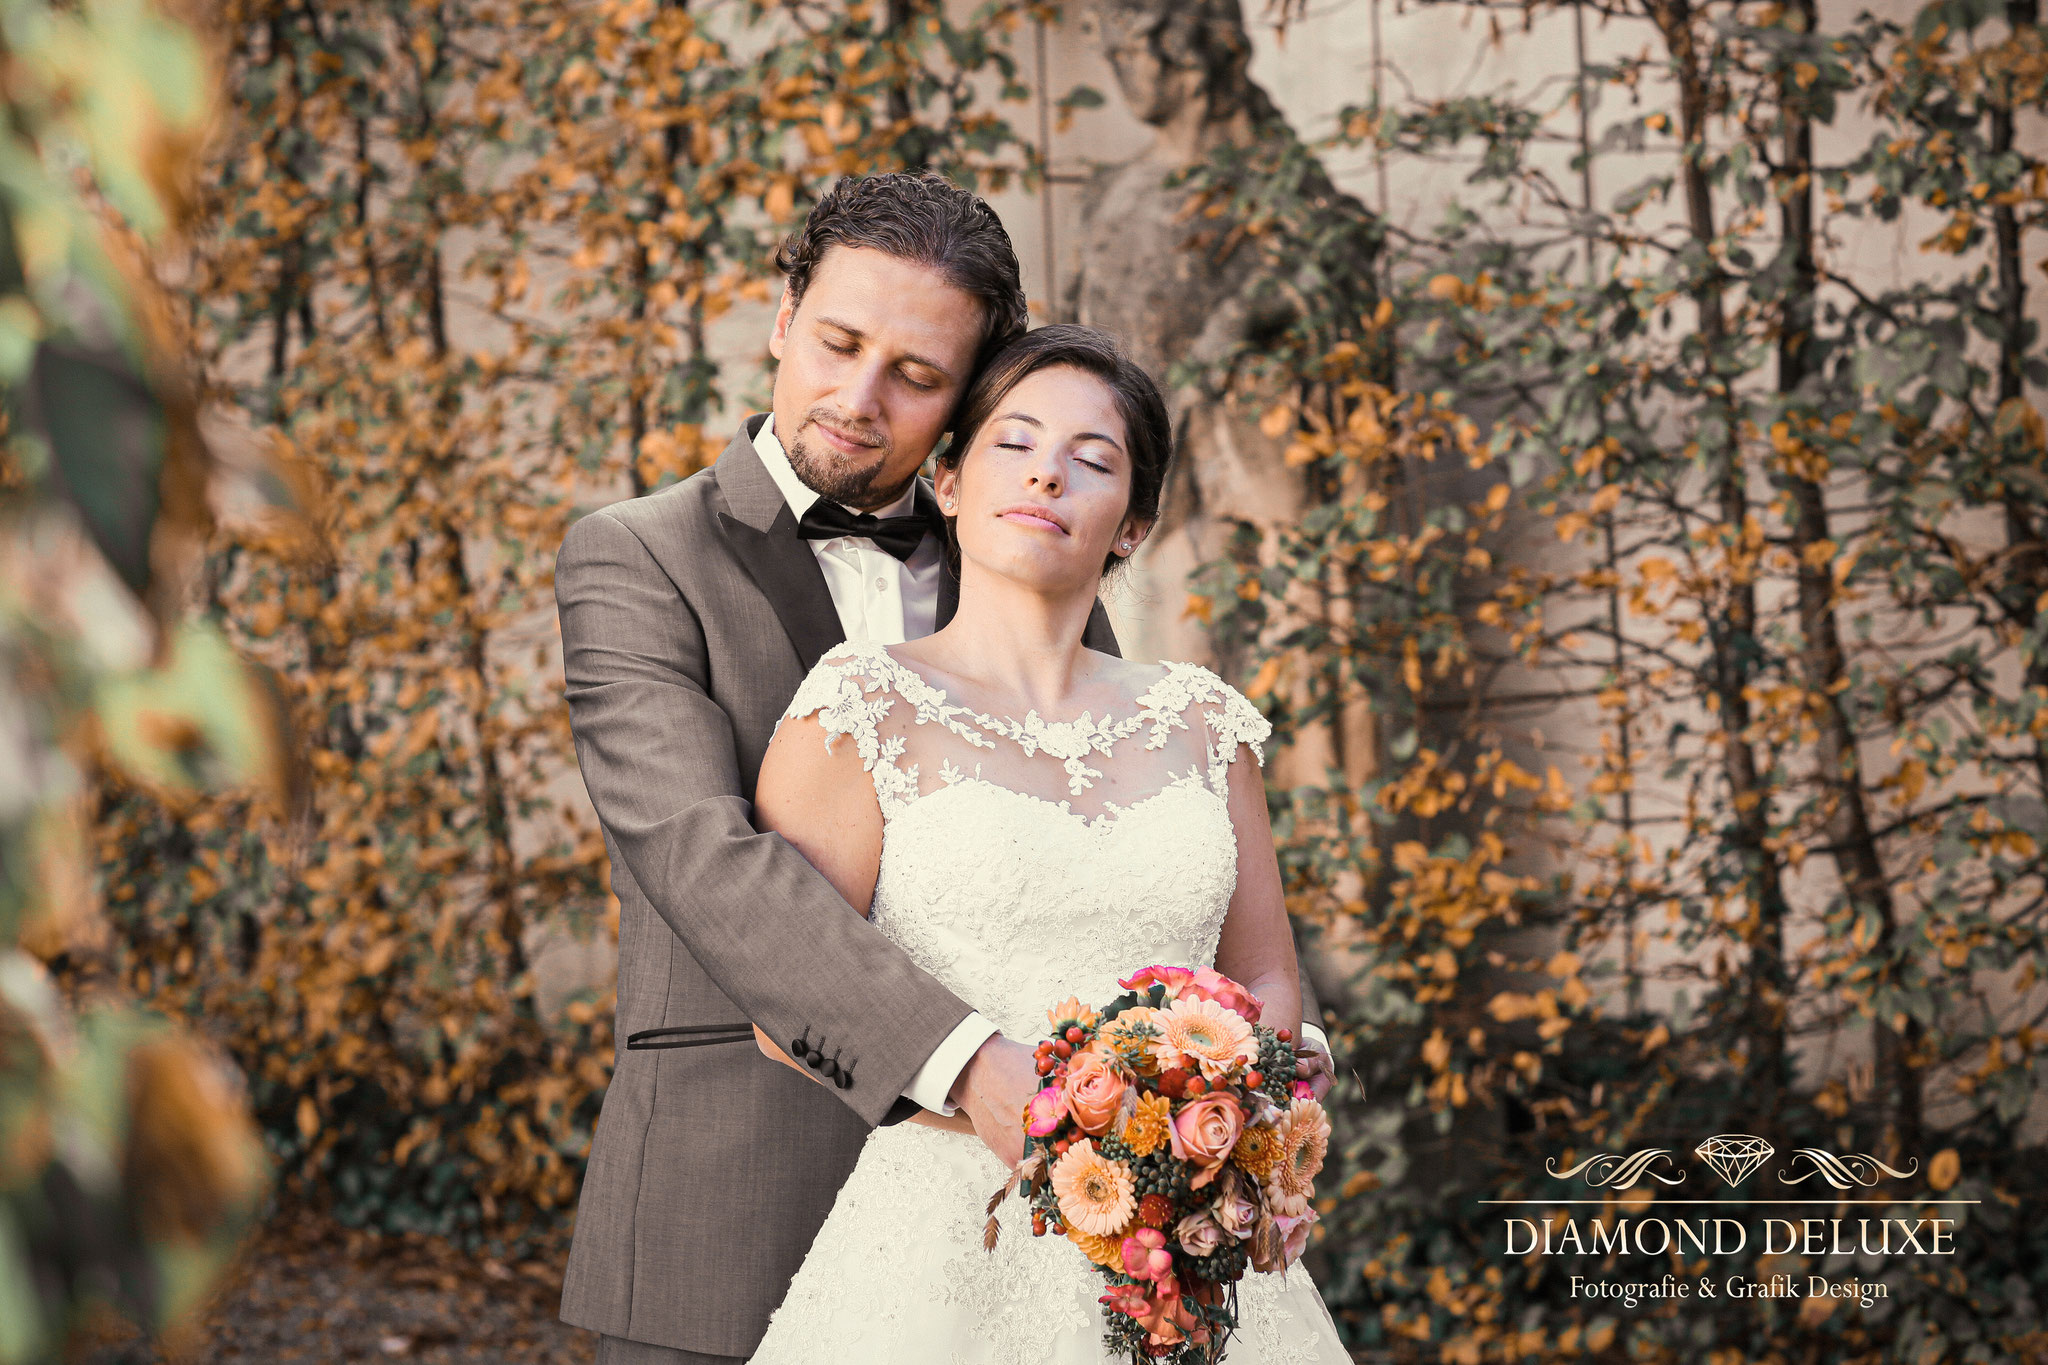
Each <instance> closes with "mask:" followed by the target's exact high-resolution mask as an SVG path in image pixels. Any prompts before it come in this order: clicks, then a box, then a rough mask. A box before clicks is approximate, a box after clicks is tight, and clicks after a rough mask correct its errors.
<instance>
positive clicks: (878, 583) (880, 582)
mask: <svg viewBox="0 0 2048 1365" xmlns="http://www.w3.org/2000/svg"><path fill="white" fill-rule="evenodd" d="M875 591H876V592H887V591H889V580H888V579H886V578H877V579H876V580H875Z"/></svg>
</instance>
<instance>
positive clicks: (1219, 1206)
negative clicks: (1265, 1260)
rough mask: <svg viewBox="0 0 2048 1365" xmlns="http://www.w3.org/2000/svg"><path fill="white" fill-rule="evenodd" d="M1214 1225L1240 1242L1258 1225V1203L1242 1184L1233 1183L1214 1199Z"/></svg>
mask: <svg viewBox="0 0 2048 1365" xmlns="http://www.w3.org/2000/svg"><path fill="white" fill-rule="evenodd" d="M1213 1212H1214V1214H1215V1218H1216V1225H1217V1226H1218V1227H1220V1228H1222V1229H1223V1230H1224V1231H1225V1232H1227V1233H1229V1234H1230V1235H1231V1236H1232V1237H1235V1238H1237V1240H1238V1241H1240V1242H1242V1241H1243V1240H1244V1239H1245V1238H1247V1237H1249V1236H1251V1235H1252V1229H1253V1228H1255V1227H1257V1226H1258V1222H1259V1205H1258V1201H1257V1200H1255V1199H1253V1198H1252V1197H1251V1195H1250V1194H1248V1193H1247V1192H1246V1191H1245V1188H1244V1186H1243V1185H1242V1184H1237V1183H1233V1184H1232V1185H1231V1186H1230V1188H1229V1189H1227V1190H1225V1191H1224V1192H1223V1197H1222V1198H1221V1199H1218V1200H1217V1201H1216V1206H1215V1209H1214V1211H1213Z"/></svg>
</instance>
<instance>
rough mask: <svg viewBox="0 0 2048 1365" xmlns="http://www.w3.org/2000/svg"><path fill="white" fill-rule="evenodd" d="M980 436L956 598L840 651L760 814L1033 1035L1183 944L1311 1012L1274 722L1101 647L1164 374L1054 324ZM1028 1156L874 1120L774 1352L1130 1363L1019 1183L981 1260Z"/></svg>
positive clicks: (780, 760) (1036, 341)
mask: <svg viewBox="0 0 2048 1365" xmlns="http://www.w3.org/2000/svg"><path fill="white" fill-rule="evenodd" d="M956 430H957V432H958V433H959V436H958V438H957V439H956V440H955V442H954V444H953V446H952V447H951V448H950V449H949V450H948V452H947V453H946V454H945V455H943V456H941V458H940V462H939V469H938V474H937V477H936V480H935V487H936V491H937V493H938V499H939V504H940V506H941V508H942V509H943V510H944V511H945V513H946V514H947V517H948V519H949V522H950V527H951V540H952V543H953V547H954V549H955V550H956V551H957V554H958V562H959V570H960V574H959V577H960V607H959V612H958V614H957V615H955V616H954V618H953V620H952V621H951V623H949V624H948V625H947V626H946V627H945V628H944V629H943V630H940V631H938V632H937V633H936V634H933V635H930V636H927V637H925V638H924V639H921V640H918V641H915V642H913V643H909V644H902V645H889V646H884V645H873V644H868V645H844V646H841V647H840V648H839V649H837V650H834V651H833V652H832V653H830V654H828V655H827V656H826V657H825V658H824V659H822V660H821V661H820V662H819V664H818V666H817V667H816V668H815V669H814V670H812V672H811V674H810V676H809V677H808V678H807V679H806V680H805V681H804V684H803V686H802V687H801V688H800V689H799V690H798V692H797V694H796V698H795V700H794V701H792V702H791V704H790V707H789V710H788V712H787V713H786V715H785V716H784V718H783V722H782V725H781V727H780V729H778V730H777V732H776V735H775V738H774V741H773V743H772V744H771V745H770V746H769V749H768V753H767V756H766V758H765V760H764V761H763V763H762V765H761V775H760V782H759V786H758V788H757V789H756V795H755V809H756V817H757V819H758V820H759V822H760V823H761V824H762V826H763V827H764V828H768V829H773V830H775V831H778V832H779V833H781V834H782V835H783V836H784V837H785V838H787V839H788V840H789V841H790V842H791V843H792V844H794V845H795V846H796V847H797V848H798V849H800V850H802V852H803V853H804V854H805V856H806V857H808V858H809V859H810V860H811V861H812V863H814V864H815V865H816V866H817V867H818V869H819V871H821V872H822V873H824V874H825V876H826V877H827V878H828V879H830V881H831V882H832V884H833V885H834V886H835V887H836V888H837V889H838V890H839V892H840V894H842V895H843V896H845V897H846V899H847V900H848V901H849V902H851V903H852V904H853V905H854V906H855V907H866V908H867V913H868V914H869V915H870V917H871V918H872V919H873V921H874V923H875V924H876V926H877V927H878V928H880V929H881V930H882V931H883V932H884V933H886V934H888V935H889V936H890V937H891V938H893V939H895V940H896V941H897V942H898V943H900V944H901V945H902V946H903V948H904V949H905V950H906V951H907V952H908V953H909V954H910V956H911V957H912V958H914V959H915V960H916V961H917V963H918V965H919V966H921V967H923V968H924V969H925V970H927V971H929V972H931V973H932V974H933V975H934V976H936V977H937V978H938V979H939V980H941V981H943V982H944V983H945V984H946V985H947V986H948V987H950V988H951V989H952V990H953V991H955V992H956V993H957V994H959V995H960V996H961V997H962V998H963V999H965V1000H967V1001H968V1002H970V1003H971V1004H973V1005H974V1006H975V1007H976V1008H977V1009H979V1010H980V1011H981V1012H982V1013H983V1014H985V1015H987V1016H988V1017H989V1018H990V1019H992V1020H994V1021H995V1022H996V1023H997V1024H998V1026H999V1027H1000V1028H1001V1029H1002V1031H1003V1032H1004V1033H1005V1034H1006V1035H1007V1036H1009V1037H1010V1038H1012V1039H1016V1040H1020V1041H1030V1040H1032V1039H1035V1038H1036V1037H1038V1036H1039V1035H1041V1034H1044V1033H1045V1032H1047V1031H1048V1022H1047V1019H1046V1013H1045V1012H1046V1009H1047V1007H1048V1006H1051V1005H1054V1004H1055V1003H1056V1002H1059V1001H1062V1000H1065V999H1066V998H1067V997H1069V996H1078V997H1079V998H1080V999H1081V1000H1082V1001H1083V1002H1088V1003H1094V1004H1098V1005H1099V1004H1103V1003H1106V1002H1107V1001H1108V1000H1109V999H1110V998H1111V997H1112V996H1114V995H1115V994H1117V990H1118V988H1117V985H1116V978H1117V977H1118V976H1123V975H1129V974H1130V973H1131V972H1134V971H1136V970H1137V969H1138V968H1139V967H1142V966H1145V965H1146V964H1148V963H1155V962H1158V963H1170V964H1176V965H1183V966H1201V965H1209V964H1212V963H1213V964H1214V965H1215V966H1216V967H1217V968H1218V969H1219V970H1221V971H1222V972H1223V973H1224V974H1225V975H1227V976H1230V977H1233V978H1235V979H1236V980H1238V981H1240V982H1243V983H1244V984H1245V985H1247V986H1249V987H1250V988H1251V989H1252V991H1253V992H1254V993H1256V994H1257V995H1258V996H1259V998H1260V999H1261V1000H1262V1001H1263V1002H1264V1005H1265V1010H1264V1015H1263V1022H1264V1023H1266V1024H1268V1025H1271V1026H1274V1027H1288V1028H1295V1029H1297V1030H1298V1028H1299V1025H1300V1016H1301V997H1300V984H1299V978H1298V976H1297V974H1296V966H1295V960H1294V945H1293V938H1292V936H1291V935H1290V933H1289V931H1288V926H1287V918H1286V911H1285V909H1284V907H1283V905H1282V900H1281V890H1280V876H1279V869H1278V866H1277V864H1276V862H1275V859H1274V855H1273V841H1272V833H1271V831H1270V829H1269V828H1268V826H1267V820H1266V802H1265V793H1264V790H1263V787H1262V785H1261V782H1260V778H1259V774H1258V770H1257V767H1256V763H1255V762H1246V761H1244V759H1245V756H1246V755H1247V754H1250V755H1251V756H1252V758H1253V759H1254V760H1257V759H1259V757H1260V747H1259V746H1260V744H1261V742H1262V741H1263V740H1264V739H1265V738H1266V736H1267V733H1268V730H1269V727H1268V725H1267V723H1266V721H1265V719H1264V717H1262V716H1261V715H1260V714H1259V713H1258V712H1257V711H1256V710H1255V709H1254V708H1253V707H1252V706H1251V704H1250V703H1249V702H1247V701H1246V700H1245V699H1244V697H1242V696H1241V695H1239V694H1238V693H1237V692H1235V691H1234V690H1232V689H1231V688H1230V687H1228V686H1227V685H1225V684H1224V683H1223V682H1222V681H1221V680H1220V679H1218V678H1217V677H1216V676H1215V675H1214V674H1213V673H1211V672H1209V671H1208V670H1207V669H1204V668H1200V667H1196V666H1193V665H1189V664H1171V663H1170V664H1165V665H1147V664H1137V663H1130V662H1127V661H1124V660H1121V659H1117V658H1113V657H1111V656H1109V655H1107V654H1101V653H1097V652H1095V651H1093V650H1089V649H1086V648H1084V647H1083V646H1082V644H1081V633H1082V628H1083V626H1084V624H1085V623H1086V620H1087V617H1088V613H1089V610H1090V607H1091V605H1092V604H1093V602H1094V600H1095V595H1096V590H1097V587H1098V585H1099V582H1100V580H1101V578H1102V577H1103V575H1105V574H1106V573H1108V572H1109V571H1110V570H1111V569H1112V568H1114V567H1115V566H1116V565H1117V564H1118V563H1119V562H1121V561H1122V560H1123V559H1124V558H1126V557H1128V556H1129V555H1130V553H1131V552H1132V551H1133V550H1135V549H1136V548H1137V546H1138V545H1139V543H1140V542H1141V541H1143V539H1144V537H1145V534H1146V532H1147V531H1148V530H1149V529H1150V527H1151V525H1152V523H1153V521H1154V519H1155V518H1156V517H1157V515H1158V510H1159V499H1160V492H1161V488H1162V486H1163V484H1164V482H1165V476H1166V465H1167V458H1168V455H1169V453H1170V450H1171V442H1172V432H1171V428H1170V425H1169V422H1168V418H1167V414H1166V408H1165V404H1164V403H1163V402H1162V401H1161V399H1160V396H1159V392H1158V390H1157V389H1156V388H1155V387H1154V385H1153V384H1152V382H1151V380H1150V379H1149V378H1147V377H1146V375H1145V374H1144V372H1143V371H1141V370H1139V369H1138V368H1137V367H1136V366H1135V365H1133V364H1132V363H1131V362H1130V361H1129V360H1127V359H1125V358H1124V357H1123V356H1122V355H1121V354H1120V353H1119V352H1118V351H1117V349H1116V348H1115V346H1114V344H1113V343H1112V342H1111V341H1110V340H1109V339H1108V338H1107V337H1105V336H1104V335H1103V334H1101V333H1099V332H1095V331H1092V330H1090V329H1087V328H1083V327H1076V326H1051V327H1045V328H1042V329H1040V330H1038V331H1036V332H1031V333H1029V334H1027V335H1025V336H1024V337H1023V338H1021V339H1020V340H1018V341H1016V342H1013V343H1012V344H1011V345H1010V346H1009V347H1007V348H1006V349H1005V350H1004V351H1003V352H1002V353H1001V354H999V355H998V356H997V357H996V358H995V359H994V360H992V361H991V362H990V364H989V365H988V367H987V368H986V369H985V370H984V371H983V372H982V374H981V376H980V377H979V378H978V379H977V380H976V381H975V384H974V386H973V387H972V388H971V389H970V390H969V392H968V393H967V395H966V397H965V398H964V399H963V402H962V410H961V416H960V420H959V423H958V425H957V427H956ZM886 1003H887V1002H883V1001H878V1002H876V1006H877V1008H886ZM760 1045H761V1047H762V1050H763V1051H765V1052H768V1053H769V1054H770V1055H771V1056H775V1057H777V1058H779V1059H781V1060H783V1061H788V1060H789V1059H788V1058H787V1057H786V1056H784V1055H783V1054H782V1053H781V1051H780V1050H779V1049H777V1048H776V1047H775V1045H774V1044H773V1042H772V1041H771V1040H770V1039H769V1038H768V1037H767V1036H766V1035H765V1034H761V1035H760ZM792 1065H794V1063H792ZM799 1070H803V1074H805V1075H810V1074H811V1073H810V1072H809V1071H808V1070H804V1069H803V1068H799ZM814 1079H815V1077H814ZM762 1140H763V1141H766V1142H773V1141H774V1140H775V1135H774V1134H772V1133H769V1134H763V1135H762ZM1017 1143H1018V1150H1021V1143H1022V1125H1021V1121H1020V1124H1019V1131H1018V1134H1017ZM1015 1154H1016V1153H1015V1151H1014V1150H1013V1152H1012V1155H1013V1156H1014V1155H1015ZM1007 1173H1008V1172H1007V1169H1006V1167H1005V1166H1004V1164H1003V1163H1002V1161H1001V1160H999V1159H998V1158H997V1157H996V1156H995V1155H993V1154H992V1153H991V1151H990V1150H989V1148H988V1147H986V1146H984V1145H983V1144H982V1142H980V1141H978V1140H977V1139H976V1138H975V1136H974V1130H973V1128H972V1126H971V1125H969V1124H968V1123H967V1122H966V1120H965V1119H964V1118H963V1117H959V1116H953V1117H942V1116H939V1115H933V1114H923V1115H921V1116H920V1117H919V1118H918V1119H917V1120H914V1121H913V1122H912V1123H907V1124H902V1125H899V1126H895V1127H887V1128H879V1129H877V1130H875V1132H874V1133H873V1134H872V1135H871V1136H870V1137H869V1139H868V1141H867V1145H866V1146H865V1147H864V1148H863V1149H862V1151H861V1156H860V1160H859V1163H858V1164H857V1165H856V1167H855V1168H854V1171H853V1174H852V1175H851V1176H850V1177H849V1178H848V1179H847V1182H846V1184H845V1185H844V1187H843V1188H842V1189H841V1190H840V1192H839V1196H838V1201H837V1203H836V1204H835V1205H834V1206H833V1209H832V1213H831V1215H830V1217H829V1218H827V1219H826V1221H825V1224H824V1227H823V1228H822V1229H821V1230H820V1231H819V1233H818V1236H817V1240H816V1241H815V1242H813V1243H812V1245H811V1249H810V1253H809V1255H808V1256H807V1257H806V1259H805V1260H804V1263H803V1265H802V1267H801V1268H800V1269H799V1270H798V1271H797V1274H796V1278H795V1279H794V1281H792V1283H791V1284H790V1287H789V1292H788V1295H787V1296H786V1297H785V1299H784V1300H783V1303H782V1306H781V1307H780V1308H779V1309H777V1310H776V1313H775V1316H774V1319H773V1321H772V1322H771V1323H770V1324H769V1328H768V1334H767V1337H766V1338H765V1339H764V1340H763V1341H762V1343H761V1346H760V1348H759V1350H758V1351H757V1352H756V1353H755V1355H754V1356H753V1358H752V1359H753V1361H754V1365H784V1363H785V1362H787V1363H789V1365H812V1363H813V1362H817V1361H821V1360H832V1361H835V1362H848V1363H849V1365H851V1363H853V1362H873V1365H906V1362H907V1363H909V1365H916V1363H917V1362H930V1363H931V1365H941V1362H943V1363H944V1365H955V1363H956V1362H977V1363H979V1362H989V1363H990V1365H995V1363H996V1362H1001V1363H1002V1365H1010V1363H1011V1362H1014V1363H1015V1365H1084V1362H1085V1363H1086V1365H1095V1362H1101V1361H1106V1360H1108V1359H1110V1357H1109V1356H1108V1354H1107V1352H1106V1348H1105V1347H1104V1345H1103V1344H1102V1334H1103V1328H1104V1320H1103V1311H1104V1310H1103V1309H1102V1307H1101V1306H1100V1305H1099V1304H1098V1302H1097V1299H1098V1296H1099V1295H1100V1294H1101V1293H1102V1292H1103V1289H1104V1285H1103V1282H1102V1280H1101V1277H1100V1276H1099V1275H1098V1274H1096V1273H1095V1271H1094V1270H1093V1269H1092V1267H1090V1266H1089V1264H1088V1263H1087V1260H1086V1258H1085V1257H1084V1256H1083V1255H1082V1253H1081V1252H1080V1250H1079V1249H1077V1248H1076V1247H1075V1246H1074V1245H1072V1244H1071V1243H1069V1242H1068V1241H1066V1239H1064V1238H1061V1237H1057V1236H1047V1237H1038V1238H1034V1237H1032V1236H1031V1235H1030V1227H1029V1223H1028V1218H1027V1217H1025V1216H1021V1215H1022V1214H1023V1210H1024V1205H1023V1204H1022V1202H1021V1201H1018V1200H1015V1199H1011V1200H1009V1201H1006V1202H1005V1203H1004V1204H1003V1205H1002V1206H1001V1208H999V1209H998V1211H997V1212H998V1216H999V1217H1000V1218H1001V1219H1002V1221H1003V1224H1004V1227H1003V1231H1002V1233H1001V1236H1000V1238H999V1240H998V1242H997V1244H996V1246H995V1248H994V1251H993V1252H992V1253H991V1252H989V1251H985V1250H984V1249H983V1244H982V1236H983V1223H984V1218H985V1205H986V1201H987V1199H988V1196H989V1195H990V1193H991V1192H993V1191H994V1190H995V1189H996V1187H997V1186H998V1185H1000V1184H1001V1183H1002V1182H1003V1179H1004V1177H1005V1176H1006V1174H1007ZM735 1178H738V1179H744V1178H745V1173H744V1172H735ZM1239 1323H1240V1325H1239V1328H1238V1330H1237V1332H1236V1333H1235V1334H1234V1335H1233V1336H1232V1338H1231V1341H1230V1345H1229V1348H1228V1350H1227V1353H1226V1356H1225V1359H1226V1360H1227V1361H1229V1362H1230V1365H1281V1362H1296V1361H1325V1362H1329V1363H1330V1365H1340V1362H1344V1361H1346V1360H1348V1359H1349V1357H1348V1356H1347V1354H1346V1353H1345V1351H1344V1348H1343V1346H1342V1345H1341V1344H1340V1343H1339V1341H1338V1338H1337V1334H1336V1329H1335V1327H1334V1326H1333V1325H1332V1323H1331V1321H1330V1316H1329V1313H1328V1310H1327V1309H1325V1308H1324V1306H1323V1303H1322V1299H1321V1298H1320V1297H1319V1296H1318V1294H1317V1293H1316V1289H1315V1286H1314V1285H1313V1284H1311V1283H1310V1281H1309V1279H1308V1276H1307V1275H1306V1274H1305V1273H1304V1272H1302V1271H1300V1270H1298V1269H1297V1270H1295V1271H1293V1272H1291V1273H1290V1274H1289V1275H1287V1276H1286V1277H1285V1279H1283V1278H1282V1277H1281V1276H1280V1275H1277V1274H1256V1273H1254V1274H1249V1275H1247V1276H1246V1277H1245V1279H1244V1281H1243V1282H1242V1283H1241V1285H1240V1288H1239Z"/></svg>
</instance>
